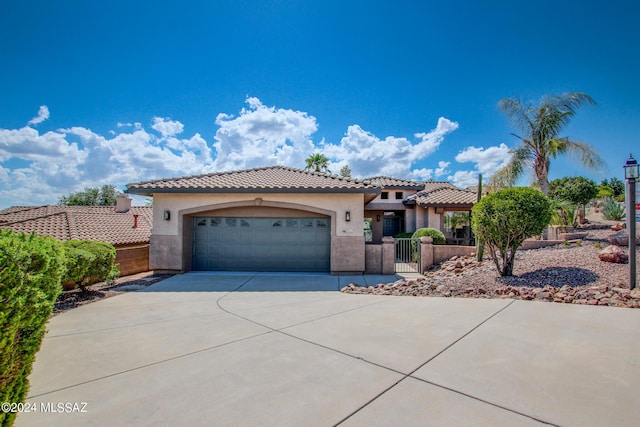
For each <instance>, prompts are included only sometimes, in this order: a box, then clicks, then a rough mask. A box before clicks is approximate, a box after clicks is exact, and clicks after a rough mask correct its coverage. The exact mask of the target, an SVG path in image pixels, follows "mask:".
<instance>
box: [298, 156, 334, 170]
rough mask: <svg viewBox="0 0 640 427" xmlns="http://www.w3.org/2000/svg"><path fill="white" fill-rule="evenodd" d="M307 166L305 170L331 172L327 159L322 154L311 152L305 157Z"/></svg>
mask: <svg viewBox="0 0 640 427" xmlns="http://www.w3.org/2000/svg"><path fill="white" fill-rule="evenodd" d="M305 162H306V163H307V166H306V167H305V168H304V169H305V170H313V171H314V172H325V173H331V171H330V170H329V159H328V158H327V156H325V155H324V154H320V153H313V154H311V155H310V156H309V157H307V158H306V159H305Z"/></svg>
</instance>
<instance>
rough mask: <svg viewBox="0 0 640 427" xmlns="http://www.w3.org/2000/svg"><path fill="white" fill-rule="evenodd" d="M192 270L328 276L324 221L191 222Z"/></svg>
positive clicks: (213, 219) (328, 228) (212, 219)
mask: <svg viewBox="0 0 640 427" xmlns="http://www.w3.org/2000/svg"><path fill="white" fill-rule="evenodd" d="M192 221H193V224H192V227H193V269H194V270H222V271H323V272H326V271H329V269H330V254H331V219H330V218H327V217H295V218H253V217H194V218H193V219H192Z"/></svg>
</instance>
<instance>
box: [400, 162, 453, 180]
mask: <svg viewBox="0 0 640 427" xmlns="http://www.w3.org/2000/svg"><path fill="white" fill-rule="evenodd" d="M450 164H451V162H445V161H442V160H441V161H439V162H438V167H437V168H435V169H427V168H421V169H414V170H412V171H411V175H410V177H411V179H417V180H422V181H428V180H430V179H439V178H440V177H442V176H443V175H445V174H447V173H449V170H448V169H447V168H448V167H449V165H450Z"/></svg>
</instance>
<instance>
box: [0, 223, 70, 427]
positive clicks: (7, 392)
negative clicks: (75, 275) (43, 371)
mask: <svg viewBox="0 0 640 427" xmlns="http://www.w3.org/2000/svg"><path fill="white" fill-rule="evenodd" d="M64 271H65V253H64V249H63V245H62V243H60V242H58V241H56V240H54V239H52V238H49V237H41V236H37V235H35V234H32V235H25V234H17V233H14V232H13V231H11V230H0V402H10V403H11V402H13V403H19V402H23V401H24V399H25V397H26V396H27V392H28V390H29V381H28V379H27V377H28V376H29V374H30V373H31V366H32V364H33V361H34V359H35V354H36V353H37V351H38V350H39V348H40V344H41V343H42V338H43V337H44V334H45V331H46V327H45V325H46V322H47V320H48V319H49V316H50V315H51V312H52V310H53V306H54V303H55V301H56V298H57V297H58V295H59V294H60V292H61V291H62V286H61V284H60V283H61V278H62V275H63V274H64ZM15 415H16V414H15V413H11V412H0V425H2V426H10V425H12V424H13V420H14V418H15Z"/></svg>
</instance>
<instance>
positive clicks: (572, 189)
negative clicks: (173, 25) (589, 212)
mask: <svg viewBox="0 0 640 427" xmlns="http://www.w3.org/2000/svg"><path fill="white" fill-rule="evenodd" d="M597 195H598V185H597V184H596V183H595V182H594V181H592V180H590V179H588V178H585V177H583V176H572V177H564V178H559V179H554V180H553V181H551V182H550V183H549V197H550V198H552V199H555V200H558V201H563V200H566V201H568V202H571V203H572V204H574V205H577V206H578V209H577V211H578V212H577V214H578V218H577V219H578V223H579V224H582V223H584V213H585V208H586V205H587V203H589V202H590V201H591V200H593V199H594V198H595V197H596V196H597ZM580 207H581V208H580ZM573 210H574V213H573V215H572V217H571V218H567V220H569V219H570V220H571V222H572V223H573V222H574V220H575V218H574V216H575V210H576V209H575V208H574V209H573ZM567 222H569V221H567Z"/></svg>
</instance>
